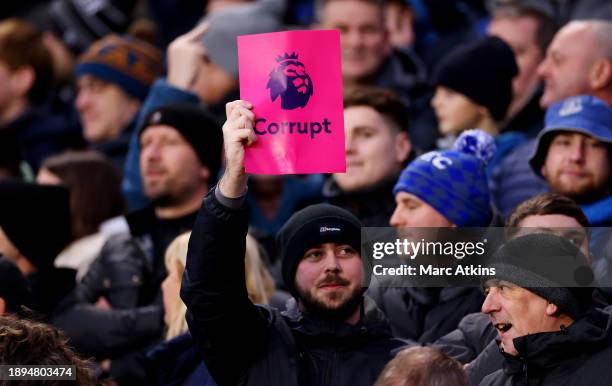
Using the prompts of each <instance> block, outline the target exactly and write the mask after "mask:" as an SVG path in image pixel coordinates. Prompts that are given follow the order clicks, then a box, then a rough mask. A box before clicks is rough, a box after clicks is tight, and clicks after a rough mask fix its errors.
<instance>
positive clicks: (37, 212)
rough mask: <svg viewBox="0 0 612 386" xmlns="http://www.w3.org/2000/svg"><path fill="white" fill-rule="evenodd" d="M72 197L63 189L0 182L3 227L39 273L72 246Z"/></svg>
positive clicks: (0, 220) (0, 212)
mask: <svg viewBox="0 0 612 386" xmlns="http://www.w3.org/2000/svg"><path fill="white" fill-rule="evenodd" d="M70 222H71V217H70V195H69V192H68V189H66V188H65V187H63V186H50V185H37V184H29V183H25V182H15V181H4V182H0V227H2V230H4V232H5V233H6V235H7V237H8V238H9V240H10V241H11V242H12V243H13V244H14V245H15V247H16V248H17V249H18V250H19V252H21V254H22V255H24V256H25V257H26V258H27V259H28V260H29V261H30V262H31V263H32V264H34V265H35V266H36V267H37V268H38V269H39V270H41V269H45V268H48V267H52V266H53V262H54V261H55V258H56V257H57V255H58V254H59V253H60V252H61V251H62V250H63V249H64V248H65V247H66V246H67V245H68V243H69V242H70V234H71V233H70V232H71V226H70Z"/></svg>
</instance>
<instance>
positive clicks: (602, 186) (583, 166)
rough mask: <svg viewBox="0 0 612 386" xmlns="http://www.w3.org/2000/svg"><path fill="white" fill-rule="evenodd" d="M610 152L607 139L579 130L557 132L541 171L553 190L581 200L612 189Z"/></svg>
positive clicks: (596, 197)
mask: <svg viewBox="0 0 612 386" xmlns="http://www.w3.org/2000/svg"><path fill="white" fill-rule="evenodd" d="M610 161H611V160H610V154H609V152H608V148H607V147H606V145H605V144H604V143H603V142H600V141H598V140H596V139H595V138H593V137H590V136H588V135H584V134H581V133H576V132H561V133H558V134H556V135H555V136H554V138H553V139H552V141H551V143H550V146H549V148H548V153H547V154H546V158H545V160H544V164H543V165H542V169H541V173H542V176H543V177H544V178H545V179H546V182H547V183H548V185H549V186H550V188H551V190H552V191H553V192H556V193H559V194H563V195H565V196H568V197H570V198H573V199H574V200H575V201H577V202H578V203H579V204H582V203H584V201H585V200H593V199H598V198H601V197H604V196H606V195H608V194H609V193H610V189H611V188H610V181H611V180H612V175H611V174H610Z"/></svg>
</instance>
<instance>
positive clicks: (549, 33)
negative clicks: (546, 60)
mask: <svg viewBox="0 0 612 386" xmlns="http://www.w3.org/2000/svg"><path fill="white" fill-rule="evenodd" d="M498 16H499V17H531V18H533V19H535V20H536V22H537V23H538V28H537V31H536V43H537V45H538V48H539V49H540V51H541V52H542V55H546V50H547V49H548V46H549V45H550V42H551V41H552V39H553V37H554V36H555V33H556V32H557V29H558V28H559V26H558V24H557V22H556V21H555V19H554V18H553V16H552V15H548V14H547V13H546V12H544V11H543V10H540V9H538V8H536V7H534V6H530V5H529V4H528V3H522V2H520V1H510V2H508V3H502V4H501V5H499V7H498V8H497V9H495V12H494V17H498Z"/></svg>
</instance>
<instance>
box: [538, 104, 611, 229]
mask: <svg viewBox="0 0 612 386" xmlns="http://www.w3.org/2000/svg"><path fill="white" fill-rule="evenodd" d="M611 145H612V108H610V107H609V106H608V105H607V104H606V102H605V101H603V100H601V99H598V98H596V97H593V96H586V95H583V96H577V97H571V98H567V99H565V100H564V101H562V102H559V103H556V104H554V105H552V106H551V107H550V108H549V109H548V110H547V112H546V126H545V127H544V130H542V132H541V133H540V134H539V136H538V142H537V146H536V150H535V152H534V154H533V155H532V157H531V159H530V164H531V167H532V169H533V171H534V172H535V173H536V174H538V175H539V176H541V177H542V178H544V180H546V183H547V184H548V187H549V188H550V190H551V191H553V192H555V193H559V194H562V195H565V196H568V197H570V198H572V199H573V200H574V201H576V203H578V204H579V205H581V207H582V209H583V210H584V212H585V214H586V216H587V218H588V219H589V222H590V223H591V226H610V225H612V209H611V208H612V184H611V182H612V166H611V162H612V160H611V158H610V157H611V153H610V149H611Z"/></svg>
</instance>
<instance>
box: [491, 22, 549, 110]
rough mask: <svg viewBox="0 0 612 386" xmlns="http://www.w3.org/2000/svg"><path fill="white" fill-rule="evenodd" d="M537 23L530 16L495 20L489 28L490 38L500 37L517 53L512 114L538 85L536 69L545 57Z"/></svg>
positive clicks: (515, 54)
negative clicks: (538, 41)
mask: <svg viewBox="0 0 612 386" xmlns="http://www.w3.org/2000/svg"><path fill="white" fill-rule="evenodd" d="M537 31H538V21H537V20H536V19H535V18H533V17H530V16H518V17H496V18H493V20H492V21H491V24H489V30H488V33H489V35H493V36H498V37H499V38H501V39H502V40H504V41H505V42H506V43H507V44H508V45H509V46H510V47H512V51H514V56H515V58H516V64H517V65H518V68H519V73H518V75H517V76H516V77H514V79H513V80H512V91H513V96H514V97H513V101H512V104H511V106H510V109H509V114H512V113H513V112H516V111H517V109H519V108H520V107H521V105H522V104H523V103H524V101H525V100H526V99H527V98H529V96H530V95H531V93H532V92H533V90H534V89H535V88H536V86H537V85H538V82H539V77H538V72H537V68H538V65H539V64H540V62H542V60H543V59H544V53H543V52H542V51H540V47H539V46H538V44H537Z"/></svg>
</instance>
